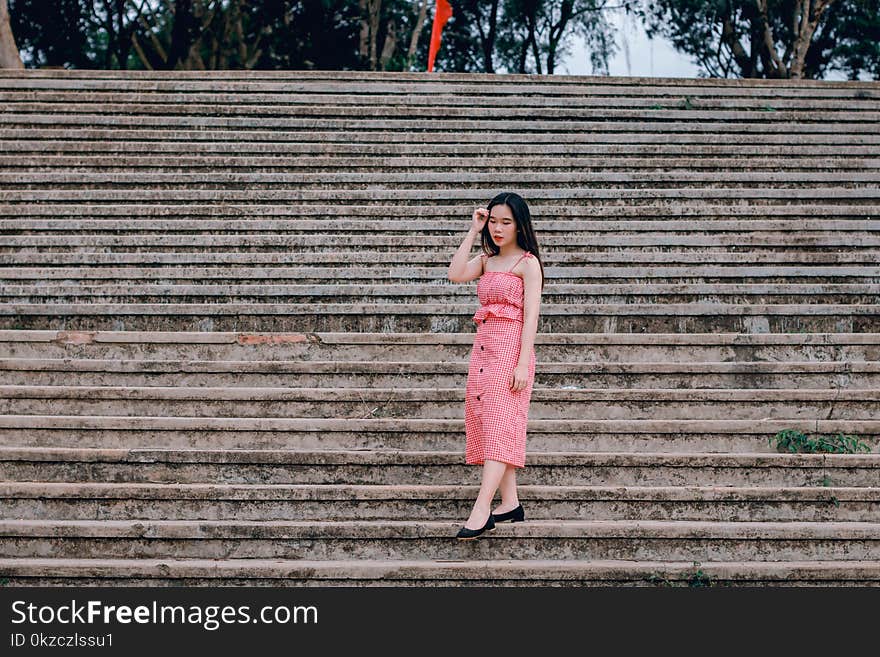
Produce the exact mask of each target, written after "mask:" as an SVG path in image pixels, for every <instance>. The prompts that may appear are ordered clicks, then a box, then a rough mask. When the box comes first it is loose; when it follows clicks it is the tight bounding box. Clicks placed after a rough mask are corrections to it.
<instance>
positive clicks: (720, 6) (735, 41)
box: [636, 0, 880, 80]
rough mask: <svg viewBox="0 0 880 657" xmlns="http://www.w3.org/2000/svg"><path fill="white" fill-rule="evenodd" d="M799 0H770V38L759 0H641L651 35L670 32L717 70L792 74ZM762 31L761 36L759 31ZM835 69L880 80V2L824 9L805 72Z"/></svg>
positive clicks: (677, 43) (847, 1)
mask: <svg viewBox="0 0 880 657" xmlns="http://www.w3.org/2000/svg"><path fill="white" fill-rule="evenodd" d="M797 6H798V4H797V3H795V2H794V0H768V1H767V18H768V21H767V23H768V24H767V25H766V27H767V28H768V29H769V34H770V37H771V39H770V45H769V46H768V41H767V40H766V39H764V38H763V35H764V31H765V21H764V17H763V16H762V14H761V12H760V11H759V9H758V4H757V3H756V2H755V0H641V2H639V5H638V9H637V10H636V13H637V14H638V15H639V16H640V17H641V18H642V20H643V21H644V23H645V26H646V28H647V32H648V36H649V37H653V36H655V35H660V36H663V37H666V38H667V39H669V40H670V41H671V42H672V44H673V46H674V47H675V48H676V49H677V50H678V51H679V52H682V53H685V54H688V55H691V56H692V57H693V58H694V60H695V63H696V64H697V65H698V66H700V68H701V69H702V74H703V75H706V76H710V77H744V78H780V77H782V78H785V77H789V76H790V75H791V68H792V65H793V64H794V62H795V52H797V51H796V49H795V48H794V45H795V41H796V39H797V38H798V35H797V34H796V32H795V30H794V26H795V25H797V24H798V21H797V20H795V18H796V14H795V12H796V7H797ZM756 36H757V37H758V38H756ZM831 71H837V72H841V73H844V74H846V75H847V77H849V78H850V79H858V78H859V77H860V76H861V75H863V74H867V75H870V76H872V77H873V78H874V79H875V80H880V3H878V2H877V0H835V1H834V2H832V3H831V4H830V5H829V6H828V8H827V10H826V11H824V13H823V14H822V16H821V18H820V20H819V22H818V24H817V26H816V29H815V31H814V32H813V34H812V37H811V40H810V42H809V47H808V48H807V51H806V54H805V55H804V57H803V71H802V77H804V78H812V79H821V78H824V77H825V76H826V75H827V73H829V72H831Z"/></svg>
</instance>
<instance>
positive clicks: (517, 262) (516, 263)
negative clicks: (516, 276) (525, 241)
mask: <svg viewBox="0 0 880 657" xmlns="http://www.w3.org/2000/svg"><path fill="white" fill-rule="evenodd" d="M529 255H532V254H531V252H530V251H526V252H525V253H523V254H522V255H521V256H520V257H519V260H517V261H516V262H514V263H513V267H511V268H510V269H508V270H507V273H508V274H509V273H510V272H512V271H513V270H514V269H515V268H516V266H517V265H518V264H519V263H520V260H522V259H523V258H525V257H526V256H529Z"/></svg>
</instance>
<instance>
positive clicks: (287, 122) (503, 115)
mask: <svg viewBox="0 0 880 657" xmlns="http://www.w3.org/2000/svg"><path fill="white" fill-rule="evenodd" d="M305 107H307V106H305ZM106 109H107V110H108V111H105V112H100V113H98V112H91V113H80V112H68V111H50V112H45V111H39V112H36V113H27V112H24V111H22V109H21V107H16V106H15V105H12V106H6V111H4V112H0V126H3V127H4V128H5V127H15V128H18V129H25V130H31V129H36V130H39V129H41V128H43V127H44V126H49V127H51V128H59V129H65V128H77V127H87V128H90V129H101V128H104V127H109V128H111V129H117V130H119V129H121V130H145V129H156V128H158V129H165V130H175V131H176V130H178V129H181V130H186V129H191V128H193V127H204V128H207V129H220V130H222V129H228V128H237V129H241V130H248V131H249V130H265V129H276V130H279V131H280V130H315V131H318V130H320V131H322V132H324V133H329V132H332V131H351V132H352V133H354V132H355V131H392V130H398V131H400V133H401V134H405V133H409V132H412V133H419V132H424V131H429V130H443V131H446V133H447V134H446V138H447V141H449V139H450V137H452V136H454V137H456V138H460V137H461V136H462V135H463V133H466V132H469V131H478V130H493V131H498V132H516V133H519V134H523V133H547V132H552V133H558V134H562V135H567V134H574V135H580V134H582V133H586V132H626V133H636V134H637V133H655V132H656V133H666V132H675V133H678V132H685V133H705V132H713V133H716V134H737V133H755V132H756V133H781V132H784V129H783V126H787V127H789V129H790V130H791V132H792V133H794V134H799V135H805V134H823V133H834V134H873V133H874V132H875V128H876V124H877V122H878V120H880V112H878V111H859V112H822V111H815V112H811V113H810V114H803V113H797V112H786V111H752V112H743V111H725V110H720V111H719V110H709V111H701V110H699V109H697V110H693V109H690V110H689V109H684V108H679V109H657V110H652V109H644V110H617V111H612V112H609V111H607V110H605V109H600V110H593V111H585V110H583V109H574V108H567V109H555V110H553V109H551V110H549V111H547V110H545V109H543V108H531V107H520V108H518V109H514V110H511V109H510V108H507V107H499V108H497V109H496V108H492V107H465V108H462V109H460V110H455V109H452V110H451V111H450V112H443V111H442V110H441V108H437V107H431V108H424V109H422V110H421V111H420V110H419V108H409V107H406V106H403V107H398V108H394V109H391V110H388V109H382V108H381V107H378V108H377V107H376V106H372V107H367V108H362V109H359V111H358V112H357V114H356V115H354V116H353V115H352V112H351V107H350V106H341V107H340V106H333V105H330V106H324V107H323V108H321V109H322V110H323V111H318V112H314V111H312V112H309V111H307V110H305V111H304V107H303V106H301V107H298V108H295V109H294V111H293V112H288V113H283V112H273V113H271V114H270V115H268V116H266V115H265V114H264V113H265V110H261V111H260V114H257V115H254V114H251V113H248V112H246V111H245V112H241V111H239V108H238V107H237V106H236V107H233V108H231V109H232V111H231V112H223V111H222V110H220V111H214V110H213V109H212V110H211V112H210V113H207V114H206V113H204V112H203V113H200V114H191V113H188V112H179V111H176V110H177V108H176V107H175V106H171V107H170V108H167V109H166V110H165V111H164V112H161V113H160V114H151V113H145V112H142V111H140V109H139V106H138V105H132V104H129V105H127V106H126V107H124V110H123V111H122V112H112V111H109V110H110V108H106ZM429 134H432V133H429ZM351 136H352V138H353V139H357V136H356V135H355V134H352V135H351Z"/></svg>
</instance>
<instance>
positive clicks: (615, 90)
mask: <svg viewBox="0 0 880 657" xmlns="http://www.w3.org/2000/svg"><path fill="white" fill-rule="evenodd" d="M36 72H37V71H33V70H31V71H28V73H30V74H35V73H36ZM68 73H72V71H68ZM90 73H91V74H93V75H97V73H98V71H90ZM127 73H130V72H129V71H127ZM167 73H168V72H167V71H163V74H167ZM211 73H212V74H216V73H218V72H217V71H211ZM248 73H256V71H248ZM301 73H303V72H302V71H297V74H298V75H299V74H301ZM396 75H398V76H400V75H402V74H401V73H397V74H396ZM449 75H450V74H448V73H444V76H443V77H444V80H443V83H442V84H436V83H433V84H432V85H431V93H415V94H406V93H404V94H402V93H399V92H397V91H391V92H389V91H387V87H383V90H382V91H378V92H377V91H370V90H369V89H367V90H366V93H364V92H363V83H364V82H368V81H369V82H371V83H372V84H371V87H375V82H376V81H375V80H368V79H363V80H359V82H360V83H361V86H360V89H359V90H358V91H352V90H351V89H350V88H348V87H347V86H346V85H347V82H349V81H346V80H336V87H337V88H336V89H334V90H333V91H329V90H328V88H327V86H326V85H324V86H323V87H321V88H320V89H317V90H316V89H314V88H309V86H306V85H303V84H302V83H303V81H304V80H302V79H301V78H297V79H296V80H294V82H295V83H296V84H298V85H300V86H298V87H297V91H298V93H289V92H288V91H287V85H286V84H285V85H284V86H279V85H278V84H276V85H274V86H270V87H266V86H263V87H262V88H261V90H260V91H254V90H253V89H252V84H251V85H250V86H249V87H248V88H247V93H241V87H237V88H233V89H229V88H228V87H227V85H226V84H225V82H224V81H223V80H222V79H218V78H212V79H211V82H212V84H210V85H200V86H198V87H194V86H192V85H190V86H188V87H187V89H186V93H180V90H178V89H176V88H175V87H174V86H168V85H167V82H168V81H167V80H164V79H163V80H159V81H158V82H159V84H158V85H157V84H155V83H151V82H152V81H150V82H148V81H147V80H139V81H132V80H126V86H125V87H124V88H122V87H116V88H113V85H112V83H111V84H110V85H109V86H106V88H103V89H100V90H98V88H97V87H78V86H77V85H70V84H64V85H52V84H48V85H47V84H46V82H45V81H44V80H38V79H37V77H36V76H34V77H31V78H30V80H31V81H32V82H33V83H34V85H33V86H22V85H20V84H15V85H13V86H8V84H7V80H5V79H4V80H3V81H2V82H0V84H2V90H0V100H2V101H3V105H4V107H9V108H11V109H13V108H16V107H19V106H21V105H22V104H27V103H40V105H41V106H46V107H47V108H52V107H56V108H58V109H60V110H62V111H71V108H73V107H75V106H76V105H77V104H80V105H82V106H84V107H93V108H94V111H102V109H103V108H109V107H113V106H114V105H124V106H132V105H133V106H136V107H138V108H139V109H141V110H142V111H150V110H151V109H152V108H156V110H157V111H160V112H161V111H164V112H167V111H169V109H171V108H173V109H175V110H178V111H182V110H183V109H185V108H187V107H192V106H205V107H209V108H211V110H212V111H214V110H215V109H217V108H224V107H229V106H234V107H235V108H236V109H239V110H242V111H243V110H246V109H249V108H250V107H251V106H254V107H255V108H258V109H259V110H260V111H264V112H273V111H283V110H284V109H285V108H302V107H304V108H310V107H314V108H320V107H328V108H334V107H345V106H351V105H356V106H357V108H358V110H360V111H369V110H370V109H372V108H383V107H384V108H397V107H406V108H408V109H410V110H414V109H417V108H424V107H427V106H430V107H432V108H443V109H444V110H454V109H456V108H460V107H462V106H466V107H468V109H476V110H479V109H480V108H496V107H497V108H505V109H507V110H508V111H511V112H513V111H516V110H528V109H531V108H540V109H541V110H542V113H543V114H542V115H543V116H545V117H546V116H549V114H546V113H544V112H552V111H561V110H569V111H575V110H581V111H583V110H588V109H591V108H597V109H602V110H604V112H603V115H602V116H608V115H609V114H613V113H615V112H625V111H632V110H633V109H640V110H646V109H648V110H651V111H652V112H663V111H665V110H681V109H687V107H690V108H691V109H689V110H687V111H688V112H690V113H695V112H699V111H700V110H707V109H712V110H716V111H718V110H727V111H734V110H740V111H743V110H745V111H748V110H758V111H764V112H774V111H775V112H781V111H786V110H789V111H791V110H800V111H802V112H808V113H809V115H813V114H814V113H817V112H820V111H830V112H854V113H857V112H871V111H878V110H880V94H878V93H877V92H876V91H875V88H874V85H872V84H871V83H870V82H868V83H866V82H861V83H856V84H854V85H853V86H850V87H848V88H846V87H842V88H834V87H832V86H831V84H833V83H830V82H828V81H824V80H823V81H822V83H823V85H828V86H821V87H818V86H817V87H812V88H811V89H812V90H814V91H819V92H821V93H810V91H808V90H807V87H806V86H800V85H798V86H797V87H788V88H783V87H778V88H776V87H774V88H772V89H768V88H766V87H763V88H762V87H757V86H749V85H744V86H740V87H736V88H734V87H724V86H719V85H716V84H714V83H715V82H717V80H700V81H699V82H698V83H696V84H695V83H694V82H695V81H693V80H686V79H677V80H658V79H657V78H652V79H650V80H640V81H636V80H632V81H630V80H627V83H626V84H621V83H620V82H621V81H620V80H619V79H618V80H614V79H612V78H606V79H605V81H600V80H583V81H581V82H578V83H576V87H577V88H579V89H580V90H581V93H574V94H572V93H568V91H569V90H570V88H571V85H570V84H567V83H566V82H564V81H563V78H559V77H558V78H556V79H554V80H550V79H549V78H545V80H546V81H547V82H552V83H553V85H552V86H542V87H540V88H541V89H542V91H541V92H540V93H536V94H531V95H529V98H528V104H527V105H526V106H524V105H523V101H522V98H521V97H520V95H521V91H522V88H521V86H520V87H519V89H518V91H517V92H516V93H506V92H508V91H509V90H510V88H511V85H510V83H511V82H517V81H518V82H520V83H522V82H526V83H528V85H529V87H530V89H531V88H535V86H536V80H535V79H534V78H533V77H532V78H529V79H522V78H520V79H519V80H515V79H514V78H507V79H506V80H505V82H504V83H503V84H502V85H501V86H500V87H499V86H497V85H496V84H495V83H494V82H491V81H489V80H487V79H486V78H483V79H477V78H471V79H470V80H468V82H471V83H473V82H477V83H480V86H481V87H482V88H483V89H490V90H492V93H481V94H480V103H479V105H478V106H475V105H474V99H473V97H472V96H471V95H470V94H467V93H462V92H461V91H460V89H459V86H460V85H457V84H449V83H450V82H456V81H453V80H451V79H450V78H449V77H448V76H449ZM497 77H501V76H500V75H497V74H496V75H495V76H493V78H497ZM398 80H399V78H398ZM191 81H192V82H199V81H200V80H191ZM248 81H250V82H251V83H253V79H249V80H245V82H248ZM379 81H381V80H379ZM80 82H82V83H84V84H86V85H91V84H94V82H93V81H92V80H89V81H86V80H82V79H81V80H80ZM130 82H136V83H137V84H135V85H132V84H129V83H130ZM409 82H419V83H423V82H425V80H409ZM737 82H740V83H742V82H744V80H738V81H737ZM774 82H781V81H778V80H775V81H774ZM798 82H799V83H801V84H803V85H809V83H810V82H811V81H810V80H799V81H798ZM487 83H488V84H489V85H490V86H488V87H487V86H486V85H487ZM105 85H106V83H105ZM597 85H598V87H597ZM339 87H342V88H343V90H344V91H345V93H339V91H340V89H339ZM648 88H649V89H651V91H650V92H648V93H646V89H648ZM395 89H399V87H398V88H395ZM597 90H599V93H594V92H595V91H597ZM829 91H831V92H832V93H830V94H829ZM670 92H671V93H670ZM853 101H857V102H853Z"/></svg>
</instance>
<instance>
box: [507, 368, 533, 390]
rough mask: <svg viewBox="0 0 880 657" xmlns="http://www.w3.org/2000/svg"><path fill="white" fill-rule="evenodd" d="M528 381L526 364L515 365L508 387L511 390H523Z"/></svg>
mask: <svg viewBox="0 0 880 657" xmlns="http://www.w3.org/2000/svg"><path fill="white" fill-rule="evenodd" d="M528 382H529V368H528V366H527V365H517V366H516V368H515V369H514V370H513V379H512V380H511V382H510V389H511V391H513V392H519V391H520V390H524V389H525V387H526V385H527V384H528Z"/></svg>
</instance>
